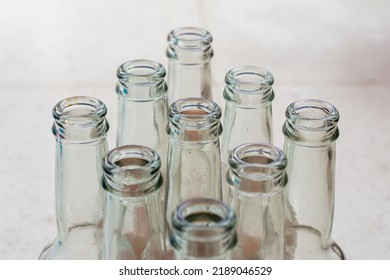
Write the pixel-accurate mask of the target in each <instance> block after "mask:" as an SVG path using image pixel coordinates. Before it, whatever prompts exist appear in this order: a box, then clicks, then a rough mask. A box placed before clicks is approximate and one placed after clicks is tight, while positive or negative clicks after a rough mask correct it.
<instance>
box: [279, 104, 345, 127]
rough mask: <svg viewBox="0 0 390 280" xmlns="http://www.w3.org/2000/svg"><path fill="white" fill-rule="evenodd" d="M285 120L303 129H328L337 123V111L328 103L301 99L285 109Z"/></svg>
mask: <svg viewBox="0 0 390 280" xmlns="http://www.w3.org/2000/svg"><path fill="white" fill-rule="evenodd" d="M286 117H287V121H288V122H289V123H290V124H291V125H292V126H293V127H296V128H300V129H304V130H328V129H329V128H333V127H335V126H336V125H337V122H338V120H339V113H338V111H337V109H336V108H335V107H334V106H333V105H332V104H330V103H327V102H325V101H322V100H315V99H303V100H298V101H296V102H293V103H292V104H290V105H289V106H288V107H287V110H286Z"/></svg>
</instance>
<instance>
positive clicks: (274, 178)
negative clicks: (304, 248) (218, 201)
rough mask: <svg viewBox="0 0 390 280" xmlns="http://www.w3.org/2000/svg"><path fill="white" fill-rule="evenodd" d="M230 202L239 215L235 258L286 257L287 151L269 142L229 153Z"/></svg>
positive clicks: (263, 258)
mask: <svg viewBox="0 0 390 280" xmlns="http://www.w3.org/2000/svg"><path fill="white" fill-rule="evenodd" d="M229 165H230V169H229V171H228V174H227V180H228V183H229V196H228V205H229V206H230V207H231V208H232V210H233V211H234V212H235V213H236V215H237V238H238V242H237V247H236V250H235V251H234V256H233V258H234V259H253V260H267V259H268V260H269V259H272V260H281V259H284V258H285V246H284V202H283V192H284V188H285V185H286V183H287V175H286V171H285V169H286V165H287V160H286V157H285V155H284V153H283V152H282V151H281V150H280V149H279V148H277V147H275V146H273V145H270V144H266V143H259V142H253V143H247V144H242V145H240V146H238V147H236V148H235V149H233V151H232V152H231V153H230V156H229Z"/></svg>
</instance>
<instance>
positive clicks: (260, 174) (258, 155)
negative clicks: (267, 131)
mask: <svg viewBox="0 0 390 280" xmlns="http://www.w3.org/2000/svg"><path fill="white" fill-rule="evenodd" d="M229 165H230V169H231V172H230V173H229V174H230V176H237V178H238V181H239V182H240V184H239V186H238V187H239V189H240V191H244V192H248V193H276V192H279V191H280V190H281V189H282V187H284V186H285V184H286V183H287V180H286V178H287V176H286V173H285V169H286V166H287V159H286V156H285V155H284V153H283V152H282V150H281V149H279V148H278V147H275V146H273V145H270V144H265V143H248V144H243V145H240V146H238V147H236V148H235V149H233V151H232V152H231V153H230V156H229ZM229 180H230V181H231V182H230V183H231V185H234V186H235V184H234V181H235V180H232V179H231V178H230V179H229Z"/></svg>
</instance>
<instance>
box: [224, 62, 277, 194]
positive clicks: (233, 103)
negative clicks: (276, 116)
mask: <svg viewBox="0 0 390 280" xmlns="http://www.w3.org/2000/svg"><path fill="white" fill-rule="evenodd" d="M273 82H274V78H273V76H272V74H271V73H270V72H269V71H268V70H266V69H264V68H261V67H258V66H242V67H236V68H233V69H231V70H230V71H229V72H228V73H227V74H226V76H225V83H226V87H225V90H224V93H223V96H224V98H225V100H226V106H225V115H224V122H223V133H222V136H221V161H222V174H223V176H225V174H226V172H227V171H228V169H229V164H228V158H229V154H230V152H231V151H232V150H233V148H235V147H237V146H238V145H241V144H244V143H249V142H263V143H270V144H272V133H273V132H272V100H273V99H274V91H273V89H272V85H273ZM228 189H229V187H228V184H227V183H226V180H223V199H224V201H227V192H228Z"/></svg>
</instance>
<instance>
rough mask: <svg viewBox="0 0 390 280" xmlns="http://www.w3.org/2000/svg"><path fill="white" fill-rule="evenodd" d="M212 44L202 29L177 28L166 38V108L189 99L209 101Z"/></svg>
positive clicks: (210, 37) (209, 36) (210, 92)
mask: <svg viewBox="0 0 390 280" xmlns="http://www.w3.org/2000/svg"><path fill="white" fill-rule="evenodd" d="M211 42H212V36H211V34H210V33H209V32H208V31H207V30H204V29H201V28H194V27H183V28H177V29H174V30H172V31H171V32H170V33H169V34H168V48H167V51H166V55H167V57H168V59H169V70H168V89H169V93H168V104H172V103H173V102H175V101H176V100H179V99H182V98H188V97H203V98H206V99H209V100H212V76H211V67H210V62H211V58H212V57H213V49H212V47H211Z"/></svg>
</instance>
